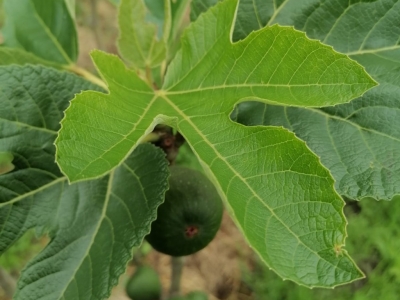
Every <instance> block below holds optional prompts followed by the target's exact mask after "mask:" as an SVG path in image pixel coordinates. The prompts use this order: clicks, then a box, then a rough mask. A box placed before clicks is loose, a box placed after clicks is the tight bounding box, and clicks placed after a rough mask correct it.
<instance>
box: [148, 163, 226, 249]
mask: <svg viewBox="0 0 400 300" xmlns="http://www.w3.org/2000/svg"><path fill="white" fill-rule="evenodd" d="M170 171H171V176H170V179H169V190H168V191H167V192H166V194H165V202H164V203H163V204H161V205H160V207H159V208H158V211H157V220H155V221H154V222H153V223H152V224H151V232H150V234H149V235H148V236H147V237H146V240H147V241H148V242H149V243H150V244H151V245H152V246H153V248H155V249H156V250H157V251H159V252H162V253H165V254H168V255H171V256H184V255H190V254H192V253H195V252H197V251H199V250H201V249H203V248H204V247H205V246H207V245H208V243H210V242H211V241H212V239H213V238H214V236H215V234H216V233H217V231H218V229H219V227H220V225H221V219H222V212H223V204H222V201H221V198H220V196H219V194H218V192H217V190H216V189H215V187H214V185H213V184H212V182H211V181H210V180H209V179H208V178H207V177H206V176H205V175H204V174H202V173H201V172H199V171H195V170H192V169H189V168H185V167H179V166H172V167H171V168H170Z"/></svg>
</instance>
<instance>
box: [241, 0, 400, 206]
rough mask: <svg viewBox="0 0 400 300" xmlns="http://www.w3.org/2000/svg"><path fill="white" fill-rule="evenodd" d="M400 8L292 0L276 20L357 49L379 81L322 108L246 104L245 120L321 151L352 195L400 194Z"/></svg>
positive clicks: (354, 53) (355, 55) (342, 189)
mask: <svg viewBox="0 0 400 300" xmlns="http://www.w3.org/2000/svg"><path fill="white" fill-rule="evenodd" d="M299 12H301V13H299ZM399 15H400V2H399V1H386V0H385V1H383V0H380V1H371V2H368V1H363V2H360V1H358V2H354V3H350V4H349V2H348V1H336V2H335V3H333V2H329V1H327V2H325V3H324V4H323V5H317V4H316V2H313V1H287V3H286V4H285V7H284V8H283V9H282V10H281V11H280V12H279V13H278V14H276V15H275V21H274V22H281V24H285V25H294V26H295V27H296V28H297V29H299V30H304V31H306V33H307V35H308V36H310V37H312V38H318V39H320V40H322V41H323V42H325V43H328V44H331V45H332V46H334V48H335V49H336V50H338V51H341V52H344V53H346V54H348V55H350V57H351V58H352V59H355V60H357V61H358V62H359V63H360V64H362V65H363V66H364V67H365V68H366V70H367V71H368V72H369V74H370V75H372V76H373V78H374V79H375V80H376V81H377V82H379V86H378V87H377V88H374V89H372V90H370V91H368V92H367V93H366V94H364V95H363V96H362V97H360V98H358V99H356V100H353V101H352V102H350V103H348V104H341V105H337V106H335V107H326V108H322V109H310V108H294V107H282V106H270V105H265V104H261V103H252V104H248V103H246V104H242V105H241V106H240V109H239V114H238V116H237V118H238V121H239V122H241V123H243V124H246V125H261V124H263V125H276V126H284V127H286V128H288V129H290V130H292V131H293V132H295V133H296V135H297V136H298V137H300V138H301V139H303V140H305V141H306V142H307V145H308V146H309V147H310V148H311V150H313V151H314V152H315V153H316V154H317V155H319V156H320V157H321V161H322V163H323V164H324V165H325V166H326V167H328V169H329V170H331V172H332V175H333V176H334V178H335V179H336V183H335V187H336V189H337V191H338V192H339V193H340V194H342V195H345V196H346V197H348V198H352V199H358V200H360V199H363V198H368V197H370V198H375V199H378V200H391V199H392V198H393V197H395V196H396V195H399V194H400V184H399V183H400V164H399V162H400V135H399V132H400V122H399V120H400V106H399V101H400V76H399V74H400V19H399V17H398V16H399ZM239 16H240V11H239ZM349 28H351V30H349ZM250 32H251V31H250V30H249V31H248V32H247V33H250Z"/></svg>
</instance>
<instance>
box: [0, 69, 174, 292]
mask: <svg viewBox="0 0 400 300" xmlns="http://www.w3.org/2000/svg"><path fill="white" fill-rule="evenodd" d="M89 88H90V89H98V88H97V87H96V86H95V85H92V84H88V83H87V82H86V81H84V80H82V79H80V78H78V77H76V76H74V75H71V74H68V73H61V72H58V71H55V70H53V69H47V68H44V67H34V66H26V67H18V66H8V67H2V68H0V91H1V92H0V107H1V109H0V129H1V130H0V153H3V154H4V153H8V157H9V158H10V154H11V155H12V156H13V157H14V160H13V161H12V163H13V164H14V166H15V168H14V169H13V170H12V171H11V172H8V173H5V174H2V175H0V253H3V252H4V251H5V250H7V249H8V248H9V247H10V246H11V245H12V244H13V243H14V242H15V241H16V240H17V239H18V238H20V237H21V236H22V235H23V234H24V233H25V232H26V231H27V230H28V229H30V228H33V227H37V228H42V230H43V229H46V230H48V231H49V233H50V237H51V241H50V243H49V244H48V245H47V247H46V248H45V249H44V250H43V251H42V252H41V253H40V254H39V255H38V256H37V257H35V258H34V259H33V260H32V261H31V262H30V263H28V265H27V266H26V267H25V269H24V270H23V272H22V274H21V278H20V280H19V282H18V288H17V292H16V295H15V298H14V299H17V300H18V299H21V300H26V299H38V300H39V299H40V300H44V299H49V300H50V299H51V300H55V299H66V300H68V299H70V300H81V299H105V298H107V297H108V296H109V294H110V291H111V288H112V287H113V286H114V285H116V283H117V281H118V277H119V275H121V274H122V273H123V272H124V271H125V266H126V264H127V262H128V261H129V260H130V259H131V253H132V247H134V246H138V245H140V243H141V242H142V240H143V237H144V236H145V235H146V234H147V233H148V232H149V231H150V223H151V221H153V220H154V219H155V217H156V209H157V207H158V205H159V204H161V203H162V201H163V198H164V193H165V190H166V188H167V176H168V170H167V162H166V160H165V159H164V154H163V152H162V151H161V150H160V149H157V148H155V147H154V146H152V145H142V146H140V147H138V148H137V149H136V150H135V152H134V153H133V154H132V155H131V156H129V157H128V158H127V160H126V161H125V162H124V163H123V165H121V167H119V168H118V169H116V170H115V171H113V172H112V173H110V174H109V175H107V176H105V177H103V178H101V179H99V180H95V181H88V182H84V183H78V184H73V185H68V181H67V178H66V177H64V176H62V174H61V173H60V172H59V170H58V168H57V165H56V164H55V163H54V155H55V147H54V145H53V142H54V139H55V137H56V133H57V130H58V129H59V126H60V125H59V121H60V119H61V117H62V114H63V110H64V109H65V108H66V107H67V106H68V101H69V99H71V98H72V97H73V95H74V94H75V93H78V92H80V91H81V90H86V89H89ZM3 156H4V155H3ZM6 158H7V157H6ZM0 163H1V161H0Z"/></svg>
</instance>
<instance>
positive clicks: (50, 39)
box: [3, 0, 78, 65]
mask: <svg viewBox="0 0 400 300" xmlns="http://www.w3.org/2000/svg"><path fill="white" fill-rule="evenodd" d="M4 11H5V16H6V21H5V25H4V28H3V37H4V43H5V45H6V46H8V47H16V48H21V49H24V50H26V51H27V52H30V53H33V54H35V55H36V56H38V57H40V58H42V59H46V60H50V61H53V62H56V63H59V64H63V65H70V64H72V63H73V62H75V61H76V59H77V56H78V40H77V32H76V28H75V22H74V17H73V16H72V15H71V6H70V4H68V5H67V3H66V2H65V0H52V1H42V0H18V1H15V0H5V1H4Z"/></svg>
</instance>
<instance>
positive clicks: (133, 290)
mask: <svg viewBox="0 0 400 300" xmlns="http://www.w3.org/2000/svg"><path fill="white" fill-rule="evenodd" d="M161 290H162V288H161V282H160V278H159V276H158V273H157V272H156V271H155V270H153V269H152V268H150V267H148V266H141V267H138V268H137V270H136V271H135V273H134V274H133V275H132V277H131V278H130V279H129V280H128V283H127V284H126V293H127V295H128V296H129V298H131V299H132V300H159V299H161Z"/></svg>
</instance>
